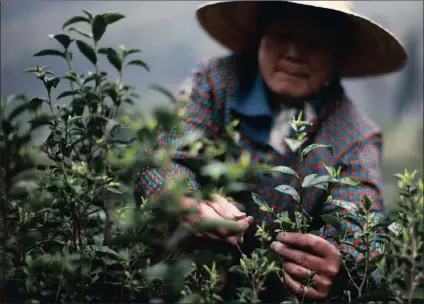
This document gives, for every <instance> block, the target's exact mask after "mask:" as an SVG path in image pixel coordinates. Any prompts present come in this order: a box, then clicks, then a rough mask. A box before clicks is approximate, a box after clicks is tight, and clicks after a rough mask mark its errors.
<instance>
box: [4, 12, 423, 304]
mask: <svg viewBox="0 0 424 304" xmlns="http://www.w3.org/2000/svg"><path fill="white" fill-rule="evenodd" d="M122 18H124V16H122V15H120V14H119V13H115V12H110V13H105V14H100V15H93V14H92V13H90V12H88V11H84V15H83V16H75V17H72V18H70V19H69V20H67V21H66V22H65V23H64V25H63V29H67V33H61V34H57V35H52V36H51V37H50V38H51V39H54V40H56V41H57V42H58V44H59V45H60V46H61V49H60V50H56V49H47V50H42V51H40V52H38V53H37V54H35V56H59V57H61V58H63V60H64V62H66V64H67V66H68V68H69V71H68V72H67V73H66V75H64V76H62V77H57V76H56V75H54V73H53V72H51V71H49V70H48V67H47V66H42V67H40V66H36V67H32V68H29V69H27V70H26V72H29V73H32V74H33V75H34V76H35V77H36V78H37V79H39V80H40V84H42V85H43V86H44V87H45V89H46V92H47V94H46V96H47V97H43V98H41V97H35V98H32V99H29V98H27V97H26V96H23V95H16V96H10V97H9V98H8V99H7V100H2V105H1V106H2V112H1V114H2V118H1V119H2V120H1V124H2V128H1V134H0V136H1V138H0V142H1V146H0V151H1V181H2V190H1V214H0V225H1V232H0V233H1V234H0V238H1V242H2V247H1V263H2V267H1V300H2V301H3V302H15V303H16V302H19V303H27V302H29V303H76V302H78V303H86V302H87V303H88V302H90V303H91V302H92V303H100V302H102V303H103V302H108V303H109V302H113V303H123V302H136V303H165V302H172V303H174V302H179V303H224V302H242V303H243V302H244V303H260V299H258V294H259V291H263V288H264V287H266V286H265V280H266V279H267V278H268V277H269V276H278V275H279V274H280V266H281V262H280V261H279V260H278V259H277V257H276V256H275V255H272V253H271V252H270V250H268V247H269V244H270V242H271V236H270V232H269V231H268V230H267V229H265V226H262V227H259V229H258V232H257V235H256V236H257V237H258V239H259V240H260V243H261V244H262V247H260V248H257V249H256V250H255V251H254V252H253V253H252V254H250V255H246V254H244V253H243V252H238V250H237V248H236V250H232V249H231V250H230V249H229V248H225V250H220V251H216V250H214V246H213V245H212V246H208V245H207V244H206V243H205V244H203V243H202V242H199V241H196V242H193V239H194V238H195V234H196V233H197V232H202V231H209V230H213V229H214V228H215V227H217V226H221V227H222V226H224V227H226V228H228V229H229V230H236V227H235V225H234V224H233V223H231V222H205V223H201V224H192V225H188V224H184V225H179V222H178V219H179V218H180V216H181V215H182V214H183V213H185V212H187V211H184V210H182V208H180V206H179V203H178V202H179V199H180V198H181V197H182V196H183V195H192V196H195V197H199V198H200V197H203V198H208V197H210V196H211V195H212V194H213V193H221V194H223V195H225V196H227V197H230V196H231V194H232V193H234V192H236V191H239V190H240V189H243V186H244V185H243V182H242V181H243V177H244V176H245V175H246V174H292V175H296V176H297V177H298V178H299V188H298V189H295V188H292V187H289V186H286V185H282V186H279V187H278V190H279V191H282V192H285V193H288V194H289V195H292V196H293V197H294V198H295V199H296V200H297V201H298V206H297V209H296V212H295V214H294V215H295V217H293V215H291V214H287V213H283V214H278V213H275V212H274V210H272V209H271V208H270V207H268V205H267V204H266V202H265V201H264V200H263V199H262V198H260V197H259V196H258V195H256V194H253V198H254V199H255V201H256V202H257V204H258V205H259V206H260V208H261V209H263V210H265V211H267V212H270V213H272V214H273V215H274V216H275V218H276V223H278V224H279V226H280V228H279V229H280V231H299V232H302V233H308V232H309V233H315V234H319V233H320V232H319V231H310V229H309V225H310V222H311V217H310V215H308V214H307V213H306V212H305V211H304V209H303V208H302V202H301V200H300V199H299V194H298V193H299V192H300V191H301V189H302V188H304V187H319V188H321V189H325V190H330V188H331V187H332V186H333V185H335V184H347V185H350V186H356V187H361V185H360V183H358V182H357V181H355V180H353V179H351V178H340V177H339V175H338V174H339V171H338V170H337V168H331V167H328V168H327V170H328V175H326V176H316V175H310V176H303V174H302V166H301V165H300V167H299V168H287V167H277V168H268V167H266V166H265V165H253V164H252V163H251V162H250V159H249V157H248V156H247V155H244V154H243V155H241V156H240V157H238V158H237V157H233V156H232V154H231V153H230V151H232V148H233V147H235V146H237V138H238V134H237V132H235V131H234V129H233V127H234V126H235V124H233V125H229V126H228V128H227V131H228V134H229V135H230V138H231V140H220V141H210V140H208V139H205V138H204V137H202V134H195V135H194V136H193V135H190V136H183V137H182V138H181V140H182V143H184V145H185V147H187V148H188V149H189V151H190V153H191V157H190V159H188V160H187V162H188V163H189V164H190V167H191V168H193V170H195V171H196V172H197V173H198V174H199V176H200V178H199V183H200V184H201V191H196V192H195V191H192V190H190V189H189V188H188V185H187V184H186V183H185V181H184V180H170V181H168V183H167V184H166V191H164V192H163V194H162V195H158V196H155V197H151V198H142V203H141V206H136V204H135V201H134V197H133V184H132V180H133V176H134V174H135V171H136V170H137V169H140V168H142V167H144V166H163V165H164V164H166V163H167V162H169V160H170V158H171V156H172V155H173V153H174V152H175V151H177V150H178V149H179V147H178V146H177V145H167V146H163V145H159V144H158V142H157V137H158V135H159V134H161V133H167V132H171V131H173V132H179V133H181V135H183V130H184V126H183V125H181V123H180V119H179V117H180V115H184V113H177V112H176V111H174V110H173V109H172V108H170V107H161V108H156V109H155V110H154V111H153V112H152V113H151V115H147V114H146V113H144V114H143V113H135V110H134V107H133V105H134V104H135V103H137V102H141V101H139V96H138V95H137V94H136V93H135V88H134V87H133V86H131V85H127V84H124V83H123V82H122V79H123V78H122V76H123V73H124V71H125V69H126V68H127V67H128V66H138V67H140V68H141V69H142V70H149V67H148V65H147V64H146V63H145V62H144V61H143V60H141V59H134V56H135V55H138V54H140V53H141V51H140V50H139V49H132V48H126V47H124V46H120V47H119V49H114V48H112V47H100V42H101V38H102V37H103V35H104V34H105V32H106V31H107V28H108V27H109V26H112V24H114V23H115V22H117V21H119V20H120V19H122ZM77 23H86V24H88V25H89V26H90V28H91V32H85V31H83V30H81V29H79V28H75V27H73V26H74V25H75V24H77ZM113 26H115V25H113ZM70 34H75V35H76V37H77V38H74V37H73V36H71V35H70ZM75 51H77V52H79V53H81V54H82V55H83V56H84V57H85V58H86V59H87V60H88V62H89V63H90V64H92V65H93V66H94V69H95V72H94V73H91V74H90V73H87V74H80V73H78V72H77V71H75V70H74V69H73V66H72V59H73V56H74V53H75ZM100 56H105V57H106V58H107V60H108V62H109V63H110V64H111V65H112V66H113V67H114V68H115V69H116V70H117V72H118V75H119V77H118V80H116V81H114V80H111V79H110V78H111V77H110V75H108V74H107V73H106V72H104V71H102V70H101V67H100V66H99V64H98V58H99V57H100ZM63 81H67V82H69V90H66V91H63V92H55V93H58V95H57V98H56V100H53V98H52V92H53V91H54V90H56V89H57V86H58V84H59V82H63ZM152 88H153V89H155V90H157V91H159V92H160V93H162V94H163V96H164V97H166V98H169V99H171V100H172V99H173V98H174V97H173V95H172V94H171V93H169V92H168V91H166V89H164V88H162V87H160V86H153V87H152ZM65 98H68V99H69V100H70V103H63V104H59V103H58V102H59V101H61V99H65ZM43 105H46V106H47V108H48V110H49V111H48V112H47V113H46V112H45V111H43ZM21 115H29V116H28V117H29V118H28V119H27V120H26V121H25V123H20V119H19V118H21V117H22V116H21ZM290 124H291V126H292V127H293V128H294V130H295V131H296V133H297V138H293V139H288V140H289V144H291V145H302V144H303V141H304V138H305V137H306V136H307V133H306V131H305V130H306V128H307V126H308V125H309V123H308V122H304V121H301V120H300V118H299V119H295V118H293V120H292V121H291V122H290ZM40 127H44V128H46V127H47V128H48V129H49V136H48V137H47V139H46V140H45V141H44V142H43V143H42V144H41V145H40V146H37V147H31V146H29V143H30V142H31V136H32V132H33V131H34V130H35V129H37V128H40ZM313 149H330V150H331V147H328V146H322V145H312V146H309V147H303V146H302V149H301V152H300V153H299V157H300V163H302V160H303V157H304V156H305V155H306V154H307V153H309V152H310V151H312V150H313ZM152 155H154V156H155V157H152ZM414 175H415V173H409V172H405V174H403V175H397V178H398V179H399V190H400V196H399V202H398V203H399V205H400V208H401V212H400V213H399V214H398V215H395V216H394V217H393V220H391V221H390V222H387V223H378V222H377V221H376V219H375V218H374V217H373V215H372V214H370V213H369V209H370V206H371V204H372V202H371V201H370V199H369V198H367V197H365V198H364V200H363V205H362V206H361V208H358V207H356V206H355V205H354V204H352V203H350V202H344V201H340V200H337V198H332V197H328V200H327V203H331V204H337V205H339V206H340V207H342V208H345V209H347V210H348V211H349V214H348V215H340V216H338V217H334V216H328V215H327V216H324V217H323V220H324V221H325V222H327V223H330V224H332V225H333V226H335V227H340V221H341V220H343V218H344V217H348V216H351V215H352V214H355V215H356V216H358V217H359V218H360V219H361V222H362V223H363V225H362V228H363V229H362V231H361V232H360V233H356V234H355V235H354V236H353V235H350V234H348V233H347V232H345V231H342V230H341V229H339V234H338V240H339V242H340V243H345V244H347V245H349V246H354V247H355V248H356V249H357V250H360V251H361V252H362V253H363V255H364V258H363V259H362V260H361V261H359V262H358V263H353V262H352V257H351V256H350V255H348V254H343V255H342V258H343V262H344V265H345V268H346V269H345V270H346V274H347V279H346V282H345V284H344V285H343V286H342V288H341V289H340V290H339V289H337V290H335V291H334V294H332V295H331V298H329V299H328V301H330V300H332V301H333V302H335V301H342V302H355V301H362V302H364V301H376V300H389V299H391V300H393V301H397V302H403V301H409V302H411V301H412V300H413V299H415V298H417V297H418V294H417V291H418V290H419V288H420V287H422V282H423V280H422V278H423V259H422V254H421V251H422V242H423V241H422V240H423V238H422V235H423V232H424V231H423V212H422V209H423V190H424V189H423V188H424V187H423V183H422V182H421V181H418V182H417V181H415V177H414ZM293 218H295V219H296V220H295V221H294V220H292V219H293ZM385 227H387V228H388V230H390V231H391V232H389V233H388V234H381V233H380V230H381V229H380V228H385ZM352 237H354V238H356V239H361V240H362V242H363V243H364V244H365V247H359V246H358V245H356V244H354V243H352V242H350V241H349V240H350V239H351V238H352ZM376 246H379V248H380V249H381V255H380V256H379V257H378V258H373V259H371V258H370V257H369V256H368V255H369V252H370V250H371V248H375V247H376ZM215 247H217V248H219V247H220V246H215ZM238 249H239V250H240V248H238ZM224 253H227V254H224ZM225 265H226V266H231V268H230V271H232V272H235V273H238V274H239V275H240V278H241V281H243V279H245V280H244V281H245V284H244V286H243V287H239V288H238V290H237V291H236V292H235V293H234V294H231V295H227V296H226V297H227V298H225V299H223V298H222V295H221V293H220V288H221V286H220V284H221V272H220V269H221V268H222V267H224V266H225ZM376 269H379V270H380V276H381V280H380V281H379V284H377V285H376V284H375V283H374V282H373V281H372V280H370V273H371V272H372V271H374V270H376ZM310 283H311V282H306V284H310ZM282 290H283V288H282ZM265 292H266V289H265ZM287 300H288V301H293V302H296V301H298V300H297V299H295V298H293V297H290V295H289V294H287Z"/></svg>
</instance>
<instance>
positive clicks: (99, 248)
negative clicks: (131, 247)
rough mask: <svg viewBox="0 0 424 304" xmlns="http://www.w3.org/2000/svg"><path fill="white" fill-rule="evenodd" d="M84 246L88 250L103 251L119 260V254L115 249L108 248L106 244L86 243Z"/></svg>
mask: <svg viewBox="0 0 424 304" xmlns="http://www.w3.org/2000/svg"><path fill="white" fill-rule="evenodd" d="M85 248H86V249H88V250H90V251H94V252H98V253H104V254H107V255H110V256H112V257H114V258H116V259H118V260H121V256H120V255H119V254H118V253H117V252H116V251H114V250H112V249H110V248H109V247H107V246H98V245H87V246H86V247H85Z"/></svg>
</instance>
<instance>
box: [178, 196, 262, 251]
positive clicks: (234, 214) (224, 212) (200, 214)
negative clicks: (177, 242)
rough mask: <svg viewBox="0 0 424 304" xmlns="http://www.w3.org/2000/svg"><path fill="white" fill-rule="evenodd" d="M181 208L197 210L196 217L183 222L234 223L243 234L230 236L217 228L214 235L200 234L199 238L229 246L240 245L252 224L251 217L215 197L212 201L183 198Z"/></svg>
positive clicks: (220, 198) (220, 197) (219, 197)
mask: <svg viewBox="0 0 424 304" xmlns="http://www.w3.org/2000/svg"><path fill="white" fill-rule="evenodd" d="M181 205H182V207H183V208H187V209H188V208H192V209H195V210H197V216H196V217H194V218H191V219H190V220H189V219H187V218H185V219H183V221H189V222H192V223H193V222H200V221H204V220H227V221H235V222H236V224H237V226H238V227H239V228H240V230H242V231H243V232H241V233H238V234H236V235H234V234H230V233H229V232H228V231H226V229H224V228H218V230H217V231H216V233H202V234H200V235H199V236H203V237H209V238H212V239H217V240H224V241H226V242H228V243H230V244H236V243H242V242H243V234H244V231H245V230H246V229H247V228H248V227H249V226H250V224H252V223H253V221H254V219H253V217H251V216H246V214H245V213H243V212H241V211H240V210H239V209H237V207H236V206H234V205H233V204H231V203H229V202H228V201H227V200H226V199H225V198H223V197H222V196H219V195H215V196H214V197H213V200H212V201H200V202H199V201H197V200H196V199H194V198H190V197H184V198H183V199H182V200H181Z"/></svg>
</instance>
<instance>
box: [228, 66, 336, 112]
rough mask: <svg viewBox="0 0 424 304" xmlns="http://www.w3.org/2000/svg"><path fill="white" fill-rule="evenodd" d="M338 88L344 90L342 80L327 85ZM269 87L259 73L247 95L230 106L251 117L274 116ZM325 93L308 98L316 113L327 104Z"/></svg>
mask: <svg viewBox="0 0 424 304" xmlns="http://www.w3.org/2000/svg"><path fill="white" fill-rule="evenodd" d="M328 88H329V89H330V90H333V89H338V90H343V89H342V88H341V85H340V82H339V81H335V82H334V83H332V84H331V85H330V86H327V87H326V88H325V89H324V90H326V89H328ZM266 92H267V89H266V85H265V82H264V80H263V78H262V75H261V74H260V73H258V75H257V76H256V79H255V81H254V83H253V86H252V88H251V90H250V91H249V92H248V93H247V94H246V95H244V96H243V95H241V96H240V95H239V96H240V97H239V98H237V100H236V101H235V103H232V104H231V106H230V108H231V110H234V111H236V112H237V113H239V114H241V115H244V116H249V117H256V116H265V117H273V113H272V110H271V108H270V106H269V103H268V96H267V93H266ZM324 95H325V94H323V93H322V92H321V93H316V94H313V95H311V96H309V98H308V101H307V102H308V103H309V104H310V105H311V106H312V108H313V109H314V111H315V114H317V115H318V114H319V113H320V110H321V109H322V107H323V105H324V104H325V99H326V97H325V96H324Z"/></svg>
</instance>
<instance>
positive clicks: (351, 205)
mask: <svg viewBox="0 0 424 304" xmlns="http://www.w3.org/2000/svg"><path fill="white" fill-rule="evenodd" d="M328 204H333V205H336V206H338V207H341V208H343V209H346V210H347V211H349V212H350V213H353V214H356V213H357V212H358V211H359V209H358V206H356V205H355V204H354V203H351V202H347V201H343V200H332V201H329V202H328Z"/></svg>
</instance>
